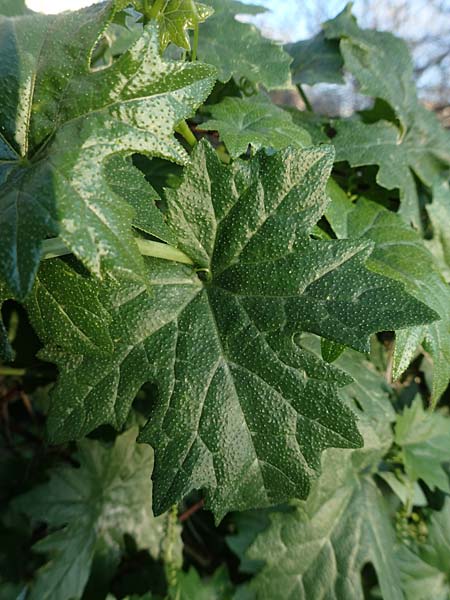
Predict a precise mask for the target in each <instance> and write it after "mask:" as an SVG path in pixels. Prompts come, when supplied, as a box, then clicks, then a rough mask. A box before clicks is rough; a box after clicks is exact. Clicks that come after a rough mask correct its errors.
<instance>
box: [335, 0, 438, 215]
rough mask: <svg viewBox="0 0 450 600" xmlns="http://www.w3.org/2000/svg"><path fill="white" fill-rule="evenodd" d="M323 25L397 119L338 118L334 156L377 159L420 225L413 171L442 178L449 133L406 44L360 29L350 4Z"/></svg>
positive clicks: (382, 178) (380, 177) (384, 178)
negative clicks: (427, 103) (427, 99)
mask: <svg viewBox="0 0 450 600" xmlns="http://www.w3.org/2000/svg"><path fill="white" fill-rule="evenodd" d="M324 31H325V36H326V38H327V39H331V40H340V50H341V53H342V56H343V58H344V62H345V67H346V68H347V69H348V70H349V71H350V72H351V73H352V74H353V75H354V76H355V77H356V79H357V80H358V81H359V83H360V85H361V92H362V93H363V94H367V95H369V96H373V97H375V98H378V99H381V100H382V101H383V102H384V103H387V105H388V107H389V106H390V107H391V108H392V110H393V120H394V124H393V123H388V122H387V121H383V120H380V121H378V122H375V123H371V124H366V123H362V122H359V121H357V120H353V119H352V120H345V121H339V122H337V123H336V127H335V129H336V131H337V135H336V136H335V137H334V138H333V144H335V146H336V160H338V161H339V160H347V161H348V162H349V163H350V164H351V166H353V167H358V166H362V165H379V167H380V168H379V171H378V174H377V181H378V183H379V184H380V185H381V186H383V187H385V188H386V189H394V188H398V189H399V190H400V199H401V201H402V204H401V207H400V212H401V214H402V215H403V217H404V219H405V220H406V221H408V222H409V221H411V222H412V223H414V224H415V225H416V226H417V227H419V226H420V224H421V220H420V212H419V201H418V195H417V189H416V183H415V180H414V175H416V176H417V177H418V178H419V179H420V180H421V181H422V182H423V183H424V184H425V185H426V186H428V187H431V186H432V185H433V184H434V183H435V182H436V181H437V180H439V179H440V177H441V176H442V173H443V171H445V170H446V169H448V167H449V166H450V136H449V134H448V132H446V131H445V130H444V129H443V128H442V127H441V125H440V124H439V121H438V119H437V118H436V116H435V115H434V114H433V113H431V112H429V111H427V110H426V109H425V108H424V107H423V106H422V105H421V104H420V103H419V100H418V98H417V93H416V87H415V84H414V79H413V65H412V61H411V57H410V55H409V50H408V47H407V45H406V43H405V42H404V41H403V40H401V39H399V38H396V37H395V36H393V35H392V34H391V33H386V32H380V31H374V30H370V29H360V28H359V27H358V25H357V23H356V20H355V18H354V17H353V16H352V15H351V5H348V6H347V7H346V8H345V9H344V11H343V12H342V13H341V14H340V15H338V16H337V17H336V18H335V19H334V20H332V21H328V22H327V23H325V25H324ZM393 56H395V61H393V60H392V57H393ZM377 107H378V108H379V103H378V104H377V106H376V108H377ZM375 113H376V111H375ZM375 113H374V116H376V117H377V119H378V118H380V115H379V114H375ZM386 116H388V115H386ZM389 116H390V115H389ZM397 125H398V127H397Z"/></svg>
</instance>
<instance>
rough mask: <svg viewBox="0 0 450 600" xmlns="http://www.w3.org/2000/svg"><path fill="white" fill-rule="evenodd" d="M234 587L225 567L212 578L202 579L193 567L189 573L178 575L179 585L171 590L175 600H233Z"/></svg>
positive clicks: (171, 596)
mask: <svg viewBox="0 0 450 600" xmlns="http://www.w3.org/2000/svg"><path fill="white" fill-rule="evenodd" d="M232 592H233V586H232V584H231V582H230V578H229V576H228V573H227V571H226V569H225V567H221V568H220V569H218V570H217V571H216V572H215V573H214V574H213V575H212V577H208V578H207V579H201V578H200V576H199V574H198V573H197V571H196V570H195V569H194V568H193V567H191V568H190V569H189V571H188V572H187V573H183V572H182V571H181V572H180V573H178V576H177V585H176V587H175V588H174V589H173V590H171V595H170V598H173V600H231V597H232Z"/></svg>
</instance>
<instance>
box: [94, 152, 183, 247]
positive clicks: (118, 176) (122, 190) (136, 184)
mask: <svg viewBox="0 0 450 600" xmlns="http://www.w3.org/2000/svg"><path fill="white" fill-rule="evenodd" d="M106 179H107V182H108V185H109V187H110V188H111V189H112V191H113V192H114V193H115V194H116V195H117V196H119V197H120V198H122V199H124V200H126V202H128V203H129V204H130V205H131V206H132V207H133V208H134V211H135V212H134V216H133V221H132V223H133V227H135V228H136V229H139V230H140V231H143V232H145V233H148V234H149V235H152V236H154V237H157V238H158V239H160V240H163V241H164V242H167V243H168V244H174V245H176V243H177V242H176V239H175V237H174V235H173V233H172V232H171V231H170V229H169V228H168V227H167V225H166V222H165V220H164V215H163V213H162V212H161V211H160V210H159V208H158V207H157V205H156V203H157V202H159V201H160V200H161V198H160V197H159V195H158V193H157V192H156V190H155V189H154V188H153V187H152V186H151V185H150V184H149V183H148V181H146V179H145V177H144V175H143V173H142V171H140V170H139V169H137V168H136V167H134V166H133V164H132V162H131V158H123V157H122V156H120V155H116V156H113V157H111V158H110V159H109V160H108V161H107V163H106Z"/></svg>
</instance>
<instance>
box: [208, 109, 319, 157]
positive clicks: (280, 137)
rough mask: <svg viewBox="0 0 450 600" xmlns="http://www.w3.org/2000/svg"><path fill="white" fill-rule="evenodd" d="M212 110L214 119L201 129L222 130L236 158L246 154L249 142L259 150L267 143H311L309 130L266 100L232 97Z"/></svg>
mask: <svg viewBox="0 0 450 600" xmlns="http://www.w3.org/2000/svg"><path fill="white" fill-rule="evenodd" d="M208 110H210V112H211V115H212V119H211V120H209V121H206V123H202V124H201V125H199V126H198V129H200V130H202V131H218V132H219V135H220V137H221V139H222V141H223V142H224V143H225V146H226V147H227V149H228V152H229V153H230V155H231V156H232V157H233V158H237V157H238V156H240V155H241V154H245V152H247V149H248V146H249V144H251V145H252V146H253V148H255V149H257V150H258V149H260V148H262V147H263V146H265V147H270V148H274V149H275V150H281V149H283V148H286V147H287V146H297V147H300V148H302V147H304V146H309V145H310V144H311V137H310V135H309V133H307V132H306V131H305V130H304V129H302V128H300V127H298V126H297V125H294V123H293V122H292V118H291V116H290V115H289V113H287V112H286V111H284V110H283V109H281V108H279V107H278V106H275V105H274V104H272V102H270V101H268V100H266V99H255V98H251V99H242V98H229V97H228V98H225V100H223V101H222V102H220V104H216V105H213V106H211V107H208Z"/></svg>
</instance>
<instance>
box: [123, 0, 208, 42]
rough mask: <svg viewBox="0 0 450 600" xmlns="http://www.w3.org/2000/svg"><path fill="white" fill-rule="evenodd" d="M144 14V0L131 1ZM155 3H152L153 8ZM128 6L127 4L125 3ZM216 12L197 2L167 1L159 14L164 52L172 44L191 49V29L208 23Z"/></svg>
mask: <svg viewBox="0 0 450 600" xmlns="http://www.w3.org/2000/svg"><path fill="white" fill-rule="evenodd" d="M131 3H133V5H134V6H135V7H136V8H137V9H138V10H139V11H140V12H142V13H144V12H145V7H144V2H143V1H142V0H134V2H133V1H132V0H130V4H131ZM154 3H155V2H154V1H153V2H150V3H149V7H151V6H152V5H153V4H154ZM124 4H126V2H124ZM213 13H214V10H213V9H212V8H211V7H210V6H207V5H206V4H202V3H201V2H196V1H195V0H166V2H165V4H164V5H163V7H162V8H161V10H160V11H159V13H158V16H157V21H158V25H159V40H160V45H161V48H162V49H163V50H164V49H165V48H166V47H167V46H168V45H169V44H170V43H172V44H176V45H177V46H179V47H180V48H184V49H185V50H190V49H191V44H190V40H189V33H188V30H189V29H194V28H195V27H196V26H197V25H198V24H199V23H203V22H204V21H206V19H207V18H208V17H210V16H211V15H212V14H213Z"/></svg>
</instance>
